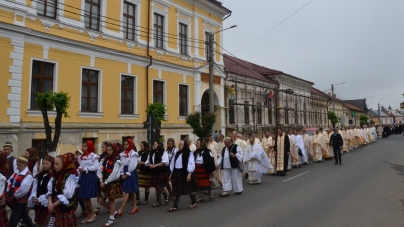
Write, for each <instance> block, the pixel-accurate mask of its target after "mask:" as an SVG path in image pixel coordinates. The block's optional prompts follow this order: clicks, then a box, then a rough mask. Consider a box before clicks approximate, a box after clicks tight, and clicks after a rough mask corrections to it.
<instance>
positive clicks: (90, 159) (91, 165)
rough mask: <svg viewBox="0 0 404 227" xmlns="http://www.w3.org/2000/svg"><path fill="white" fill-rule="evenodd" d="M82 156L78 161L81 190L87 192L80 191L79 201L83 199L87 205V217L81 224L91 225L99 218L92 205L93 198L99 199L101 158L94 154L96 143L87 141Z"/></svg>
mask: <svg viewBox="0 0 404 227" xmlns="http://www.w3.org/2000/svg"><path fill="white" fill-rule="evenodd" d="M82 151H83V152H84V154H82V155H81V156H80V157H79V158H78V161H79V163H80V166H79V168H78V170H79V171H80V181H79V184H80V188H81V189H85V190H80V192H79V194H78V198H79V199H83V200H84V202H85V203H86V208H87V217H86V219H84V220H83V221H81V223H83V224H84V223H91V222H94V220H95V219H96V218H97V215H96V214H95V213H94V209H93V204H92V203H91V198H97V197H98V185H99V184H98V182H99V181H98V177H97V170H98V167H99V165H100V164H99V157H98V155H96V154H95V153H94V152H95V150H94V143H93V141H91V140H87V141H86V142H84V143H83V148H82Z"/></svg>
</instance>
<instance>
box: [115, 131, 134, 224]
mask: <svg viewBox="0 0 404 227" xmlns="http://www.w3.org/2000/svg"><path fill="white" fill-rule="evenodd" d="M123 147H124V149H125V150H124V151H123V152H122V153H120V154H119V155H120V158H121V162H122V164H123V169H122V171H121V179H122V191H123V192H125V196H124V198H123V201H122V205H121V207H120V208H119V210H118V213H117V215H118V216H122V213H123V208H124V207H125V205H126V203H127V202H128V200H129V197H131V199H132V202H133V203H132V204H133V209H132V211H131V212H129V214H135V213H139V209H138V207H137V204H136V202H135V200H136V192H139V185H138V178H137V171H136V167H137V160H138V158H139V154H138V153H137V152H136V151H135V145H134V144H133V142H132V139H127V140H125V142H124V143H123Z"/></svg>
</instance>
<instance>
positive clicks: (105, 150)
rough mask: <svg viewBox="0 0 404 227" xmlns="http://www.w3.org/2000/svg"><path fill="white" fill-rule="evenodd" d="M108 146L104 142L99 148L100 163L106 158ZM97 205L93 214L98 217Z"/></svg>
mask: <svg viewBox="0 0 404 227" xmlns="http://www.w3.org/2000/svg"><path fill="white" fill-rule="evenodd" d="M108 144H111V143H110V142H104V143H103V144H102V146H101V152H102V153H101V154H100V157H99V160H100V161H101V160H102V159H104V158H105V156H107V146H108ZM116 152H117V153H118V151H116ZM99 199H100V197H99V196H98V199H97V201H98V200H99ZM99 205H100V203H98V202H97V207H96V208H95V209H94V213H95V214H96V215H99V214H100V207H99Z"/></svg>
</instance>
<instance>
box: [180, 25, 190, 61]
mask: <svg viewBox="0 0 404 227" xmlns="http://www.w3.org/2000/svg"><path fill="white" fill-rule="evenodd" d="M187 28H188V27H187V25H185V24H182V23H180V34H179V36H178V37H179V39H180V53H181V54H185V55H187V54H188V45H187Z"/></svg>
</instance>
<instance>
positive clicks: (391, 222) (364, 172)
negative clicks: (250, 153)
mask: <svg viewBox="0 0 404 227" xmlns="http://www.w3.org/2000/svg"><path fill="white" fill-rule="evenodd" d="M403 146H404V137H403V136H401V135H393V136H390V137H389V138H388V139H378V140H377V141H376V142H374V143H372V144H369V145H367V146H365V147H361V148H359V149H355V150H354V151H352V152H350V153H347V154H344V155H343V159H342V165H341V166H340V165H334V161H323V162H322V163H313V162H311V163H309V165H307V166H304V167H302V168H300V169H296V168H294V169H292V170H291V171H289V172H288V174H287V175H286V177H281V176H269V175H266V176H264V177H263V183H262V184H260V185H249V184H248V181H247V180H244V191H243V194H242V195H240V196H236V195H234V193H231V196H230V197H228V198H219V195H218V194H219V193H220V192H221V191H220V190H216V191H215V199H214V200H213V201H206V200H205V202H204V203H199V204H198V205H197V207H196V208H195V209H193V210H189V209H187V207H188V205H189V204H190V199H189V197H188V196H183V197H181V200H180V205H179V208H180V209H179V211H178V212H174V213H168V212H167V211H166V209H167V208H169V206H164V205H163V206H162V207H160V208H151V204H153V203H154V202H155V197H154V195H153V194H154V193H151V197H150V199H149V205H140V206H139V210H140V212H139V213H138V214H135V215H129V214H128V212H129V211H130V207H129V205H127V207H126V209H125V212H124V215H123V216H122V217H121V218H117V219H116V221H115V223H114V226H150V227H154V226H155V227H160V226H164V227H181V226H184V227H188V226H193V227H198V226H201V227H202V226H203V227H205V226H277V227H281V226H327V227H332V226H336V227H338V226H366V227H370V226H375V227H376V226H389V227H394V226H404V213H403V212H404V193H403V187H404V179H403V175H404V174H403V171H404V168H403V167H404V152H403V150H402V148H403ZM143 195H144V194H143V190H142V191H141V196H143ZM170 205H171V203H170ZM77 213H78V214H79V213H80V211H78V212H77ZM107 219H108V215H107V211H106V209H102V210H101V214H100V215H99V217H97V220H96V221H95V222H94V223H92V224H86V226H89V227H92V226H102V225H103V224H105V222H106V221H107ZM79 225H80V226H84V224H79Z"/></svg>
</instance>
